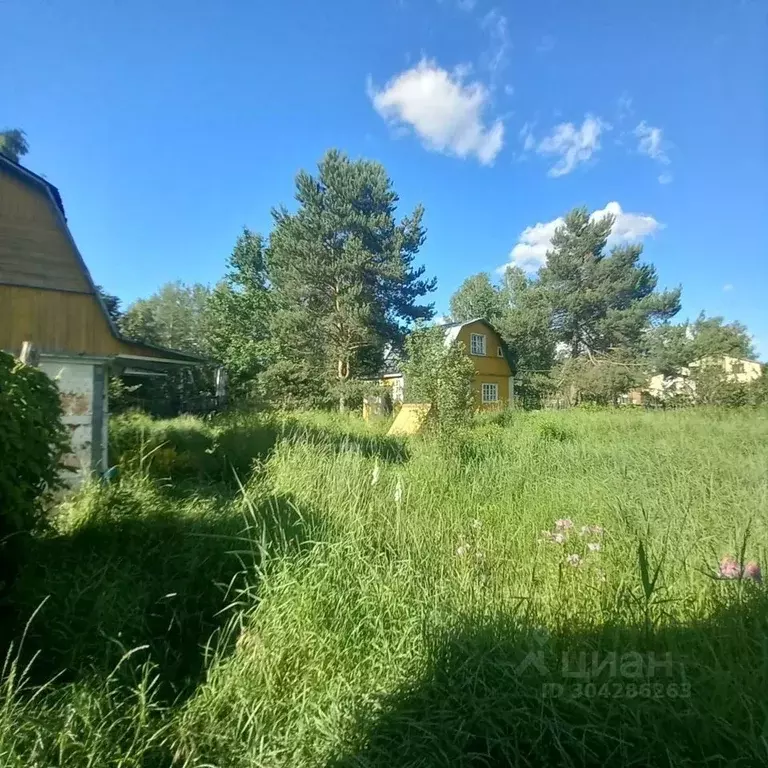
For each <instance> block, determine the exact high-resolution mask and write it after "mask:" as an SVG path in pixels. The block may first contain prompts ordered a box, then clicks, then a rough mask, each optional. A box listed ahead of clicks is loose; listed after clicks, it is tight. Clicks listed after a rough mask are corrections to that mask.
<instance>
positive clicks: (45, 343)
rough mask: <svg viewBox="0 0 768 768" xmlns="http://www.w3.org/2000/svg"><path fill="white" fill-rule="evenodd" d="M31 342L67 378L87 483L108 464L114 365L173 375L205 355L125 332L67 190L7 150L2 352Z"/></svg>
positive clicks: (77, 471)
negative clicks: (90, 259)
mask: <svg viewBox="0 0 768 768" xmlns="http://www.w3.org/2000/svg"><path fill="white" fill-rule="evenodd" d="M24 342H30V343H31V344H32V345H34V348H35V349H36V351H37V352H38V353H39V366H40V368H41V369H42V370H43V371H45V372H46V373H47V374H48V375H49V376H51V377H52V378H53V379H54V380H55V381H56V382H57V384H58V386H59V390H60V392H61V401H62V406H63V410H64V421H65V424H66V425H67V426H68V428H69V431H70V436H71V445H72V453H71V455H69V456H68V457H67V459H66V465H67V470H68V472H67V477H66V479H67V480H69V481H70V483H71V484H77V483H79V482H80V481H81V480H82V479H83V478H84V477H86V476H87V475H89V474H90V473H91V472H93V471H104V470H105V469H107V420H108V416H109V408H108V402H107V375H108V372H109V371H118V372H119V371H123V370H126V369H127V370H130V371H132V372H142V371H143V372H149V373H151V372H154V373H158V372H163V371H167V370H169V369H173V368H178V367H179V366H189V365H199V364H201V363H204V362H205V361H204V360H203V359H202V358H200V357H196V356H194V355H188V354H185V353H183V352H179V351H177V350H172V349H163V348H161V347H155V346H151V345H148V344H139V343H137V342H134V341H130V340H128V339H125V338H123V337H122V336H121V335H120V333H119V332H118V330H117V328H116V327H115V326H114V324H113V322H112V320H111V318H110V317H109V314H108V313H107V310H106V308H105V306H104V304H103V302H102V300H101V298H100V296H99V294H98V292H97V290H96V288H95V286H94V283H93V280H92V279H91V275H90V273H89V272H88V268H87V267H86V265H85V262H84V261H83V258H82V256H81V255H80V252H79V251H78V249H77V246H76V245H75V241H74V239H73V238H72V234H71V233H70V231H69V228H68V226H67V220H66V217H65V215H64V205H63V203H62V200H61V195H60V194H59V191H58V189H56V187H54V186H53V184H51V183H50V182H49V181H47V180H46V179H44V178H42V177H41V176H38V175H37V174H35V173H32V171H30V170H28V169H27V168H24V167H23V166H21V165H19V164H18V163H15V162H13V161H12V160H9V159H8V158H7V157H5V156H3V155H0V350H3V351H5V352H9V353H11V354H13V355H18V354H19V353H20V351H21V348H22V344H24Z"/></svg>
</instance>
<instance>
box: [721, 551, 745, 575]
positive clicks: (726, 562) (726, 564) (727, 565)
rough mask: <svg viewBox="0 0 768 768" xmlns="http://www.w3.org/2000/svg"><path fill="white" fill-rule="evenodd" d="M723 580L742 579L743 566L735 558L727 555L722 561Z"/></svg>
mask: <svg viewBox="0 0 768 768" xmlns="http://www.w3.org/2000/svg"><path fill="white" fill-rule="evenodd" d="M720 578H721V579H739V578H741V566H740V565H739V563H738V560H736V558H735V557H731V555H725V556H724V557H723V559H722V560H721V561H720Z"/></svg>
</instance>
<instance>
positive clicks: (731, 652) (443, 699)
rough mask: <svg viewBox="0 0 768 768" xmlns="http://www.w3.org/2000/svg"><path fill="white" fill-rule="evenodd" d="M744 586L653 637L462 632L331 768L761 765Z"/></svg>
mask: <svg viewBox="0 0 768 768" xmlns="http://www.w3.org/2000/svg"><path fill="white" fill-rule="evenodd" d="M723 586H724V587H725V588H729V589H730V588H733V589H734V590H738V589H739V586H738V585H734V584H732V583H731V584H727V585H723ZM747 586H750V587H751V585H744V587H745V594H743V595H742V596H741V597H739V598H737V599H736V600H735V602H734V603H733V604H732V605H730V606H728V607H724V608H722V609H721V610H720V611H718V612H717V613H716V614H715V615H713V616H712V617H711V618H710V619H708V620H707V621H702V622H699V623H696V624H694V625H691V626H677V627H667V628H663V629H657V630H656V631H654V632H653V633H652V634H651V635H647V634H646V633H644V632H643V631H641V630H636V629H631V628H620V627H615V628H612V629H603V630H600V631H599V632H598V631H595V632H590V631H585V632H579V631H574V632H566V633H563V634H562V635H561V636H559V637H554V636H546V635H543V634H537V633H535V632H531V631H530V630H528V631H526V630H524V629H523V628H522V627H521V625H520V624H519V623H518V624H516V623H515V622H513V621H511V620H502V621H498V620H495V621H489V620H487V619H486V620H483V619H479V620H477V621H473V622H470V621H467V622H466V623H465V624H464V625H463V626H462V627H459V628H457V629H456V630H455V631H454V632H452V633H450V634H449V635H447V636H442V637H440V638H437V639H436V640H435V643H434V646H433V648H432V651H431V653H430V662H429V664H428V669H427V670H426V671H425V672H424V674H423V675H421V676H420V677H419V678H418V679H415V680H413V682H412V683H411V684H410V685H407V686H406V687H404V688H403V689H402V690H400V691H398V692H396V693H394V694H393V695H391V696H388V697H384V698H380V699H379V700H378V701H377V702H376V703H375V704H373V705H371V704H367V705H366V706H365V707H363V711H361V712H360V714H359V717H358V719H357V722H356V723H355V725H354V726H353V728H352V732H353V734H354V736H353V739H354V740H355V744H354V745H353V746H351V748H350V749H349V750H348V751H347V753H346V756H344V757H343V758H341V759H339V760H336V761H333V762H332V763H331V764H330V765H333V766H334V768H352V767H353V766H354V767H363V766H366V767H367V768H385V767H386V768H395V767H397V766H401V767H405V766H414V767H415V766H446V767H447V766H467V767H469V766H471V767H472V768H475V767H477V768H479V767H480V766H485V767H490V766H493V767H494V768H495V767H497V766H498V768H501V767H502V766H511V765H516V766H555V765H564V766H649V765H653V766H700V765H709V766H714V765H717V766H726V765H727V766H758V765H768V746H766V742H765V738H764V737H765V727H766V726H765V723H766V717H767V716H768V600H767V599H766V596H765V594H764V593H763V592H762V590H760V589H759V588H754V587H751V591H749V592H748V593H747V592H746V587H747Z"/></svg>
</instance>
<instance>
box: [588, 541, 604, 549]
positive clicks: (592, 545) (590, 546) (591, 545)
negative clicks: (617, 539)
mask: <svg viewBox="0 0 768 768" xmlns="http://www.w3.org/2000/svg"><path fill="white" fill-rule="evenodd" d="M587 549H588V550H589V551H590V552H599V551H600V549H601V547H600V542H599V541H594V542H593V541H590V542H589V544H587Z"/></svg>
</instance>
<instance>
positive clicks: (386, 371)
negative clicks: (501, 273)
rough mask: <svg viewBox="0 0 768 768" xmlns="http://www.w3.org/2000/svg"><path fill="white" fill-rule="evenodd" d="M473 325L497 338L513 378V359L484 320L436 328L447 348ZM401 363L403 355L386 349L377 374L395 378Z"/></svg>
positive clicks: (494, 331) (508, 350)
mask: <svg viewBox="0 0 768 768" xmlns="http://www.w3.org/2000/svg"><path fill="white" fill-rule="evenodd" d="M473 323H482V324H483V325H484V326H485V327H486V328H487V329H488V330H489V331H491V332H492V333H494V334H495V335H496V336H497V337H498V339H499V344H500V345H501V351H502V354H503V356H504V359H505V360H506V362H507V365H508V366H509V369H510V370H511V371H512V375H513V376H514V375H515V374H516V373H517V365H516V363H515V358H514V356H513V355H512V352H511V350H510V349H509V347H508V346H507V343H506V342H505V341H504V339H503V337H502V335H501V334H500V333H499V332H498V331H497V330H496V329H495V328H494V327H493V326H492V325H491V324H490V323H489V322H488V321H487V320H486V319H485V318H483V317H475V318H473V319H472V320H466V321H465V322H463V323H438V324H437V326H436V327H437V328H442V329H443V330H444V331H445V344H446V346H448V345H450V344H453V342H455V341H456V339H458V337H459V333H461V329H462V328H465V327H466V326H468V325H472V324H473ZM402 362H403V355H402V353H401V352H400V351H398V350H396V349H394V348H391V347H390V348H388V349H386V350H385V351H384V365H383V367H382V369H381V371H380V372H379V375H380V376H396V375H398V374H400V373H402Z"/></svg>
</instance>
